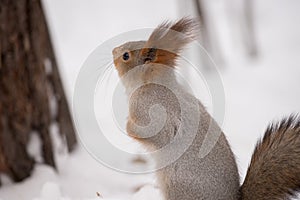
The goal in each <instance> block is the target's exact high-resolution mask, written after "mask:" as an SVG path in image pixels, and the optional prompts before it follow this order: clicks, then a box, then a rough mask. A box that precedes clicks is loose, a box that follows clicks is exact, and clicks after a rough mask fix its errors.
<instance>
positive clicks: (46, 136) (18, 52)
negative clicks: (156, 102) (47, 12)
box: [0, 0, 76, 181]
mask: <svg viewBox="0 0 300 200" xmlns="http://www.w3.org/2000/svg"><path fill="white" fill-rule="evenodd" d="M0 53H1V57H0V173H6V174H8V175H9V176H11V177H12V178H13V180H15V181H21V180H23V179H24V178H26V177H28V176H29V175H30V173H31V171H32V169H33V166H34V163H35V162H36V161H35V160H34V159H33V158H31V157H30V155H29V154H28V152H27V144H28V142H29V138H30V134H32V133H33V132H37V133H38V135H39V136H40V139H41V142H42V154H43V158H44V162H45V163H46V164H48V165H51V166H53V167H55V162H54V158H53V147H52V139H51V135H50V132H49V128H50V125H51V124H52V123H54V122H57V124H58V127H59V129H60V133H61V135H62V136H63V137H65V139H66V142H67V146H68V149H69V150H72V149H73V148H74V146H75V144H76V137H75V131H74V128H73V124H72V119H71V116H70V112H69V108H68V104H67V100H66V97H65V94H64V90H63V86H62V82H61V79H60V76H59V70H58V68H57V64H56V60H55V56H54V53H53V48H52V45H51V41H50V36H49V32H48V28H47V24H46V20H45V16H44V13H43V9H42V5H41V2H40V1H39V0H17V1H11V0H0ZM53 104H55V105H57V106H56V108H52V107H53V106H51V105H53Z"/></svg>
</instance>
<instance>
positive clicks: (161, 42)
mask: <svg viewBox="0 0 300 200" xmlns="http://www.w3.org/2000/svg"><path fill="white" fill-rule="evenodd" d="M198 32H199V23H198V22H197V20H196V19H192V18H187V17H185V18H182V19H180V20H178V21H177V22H175V23H172V22H169V21H165V22H164V23H162V24H160V25H159V26H158V27H157V28H156V29H155V30H154V31H153V32H152V34H151V35H150V37H149V39H148V41H147V42H146V44H145V46H144V48H143V49H142V51H141V57H142V58H144V63H146V62H154V63H161V64H168V65H172V64H174V63H175V60H176V57H177V56H178V54H179V53H180V52H181V50H182V49H183V48H184V47H185V46H186V45H187V44H188V43H190V42H191V41H193V40H195V39H196V38H197V36H198Z"/></svg>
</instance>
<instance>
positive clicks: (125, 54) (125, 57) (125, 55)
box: [123, 52, 129, 60]
mask: <svg viewBox="0 0 300 200" xmlns="http://www.w3.org/2000/svg"><path fill="white" fill-rule="evenodd" d="M128 59H129V53H128V52H125V53H124V54H123V60H128Z"/></svg>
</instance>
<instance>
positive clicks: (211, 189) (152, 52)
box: [113, 18, 300, 200]
mask: <svg viewBox="0 0 300 200" xmlns="http://www.w3.org/2000/svg"><path fill="white" fill-rule="evenodd" d="M196 24H197V23H195V21H194V20H192V19H189V18H183V19H181V20H179V21H177V22H175V23H170V22H165V23H163V24H161V25H160V26H158V27H157V28H156V29H155V30H154V31H153V33H152V34H151V35H150V37H149V39H148V40H147V41H138V42H128V43H125V44H123V45H121V46H119V47H116V48H115V49H114V50H113V57H114V64H115V66H116V69H117V71H118V73H119V75H120V77H121V79H122V81H123V83H124V86H125V88H126V90H127V93H128V95H129V116H128V122H127V133H128V134H129V136H131V137H133V138H134V139H136V140H137V141H138V142H140V143H141V144H143V145H144V146H145V147H146V148H148V149H149V150H158V149H160V148H161V147H163V146H165V145H166V144H168V143H170V142H172V140H173V138H174V137H175V136H176V135H178V134H181V135H183V136H185V135H188V134H189V133H190V132H191V130H190V127H186V128H180V127H181V123H182V118H181V116H182V109H181V105H180V103H179V102H178V96H180V97H181V101H182V102H183V104H186V105H187V107H188V108H189V109H191V110H190V111H189V113H194V112H193V111H198V114H199V116H200V117H199V116H198V114H195V113H194V114H191V115H192V116H191V117H192V118H194V119H199V126H198V127H197V129H196V130H197V133H196V136H195V138H194V141H193V143H192V144H191V145H190V146H189V148H188V149H186V151H185V152H184V154H182V156H181V157H179V158H178V159H177V160H176V161H174V162H172V163H171V164H170V165H168V166H166V167H165V168H162V169H161V170H159V171H157V176H158V182H159V185H160V188H161V190H162V193H163V196H164V198H165V199H166V200H183V199H184V200H195V199H196V200H198V199H199V200H200V199H212V200H215V199H226V200H240V199H247V200H248V199H255V200H256V199H287V198H289V197H290V196H293V195H294V194H295V192H296V191H298V190H299V189H300V120H299V119H298V118H296V117H290V118H289V119H286V120H283V121H282V122H281V123H279V124H275V125H271V126H270V127H269V128H268V129H267V131H266V133H265V136H264V137H263V139H262V140H261V141H260V142H259V143H258V144H257V146H256V148H255V151H254V153H253V157H252V160H251V163H250V166H249V169H248V172H247V175H246V178H245V181H244V183H243V184H242V186H240V183H239V176H238V170H237V165H236V161H235V158H234V155H233V153H232V151H231V148H230V146H229V144H228V142H227V139H226V137H225V135H224V134H223V133H222V131H221V129H220V127H219V126H218V125H217V123H216V122H215V121H214V120H213V119H212V117H211V116H210V115H209V114H208V112H207V111H206V110H205V108H204V106H203V105H202V104H201V102H200V101H199V100H198V99H196V98H195V97H194V96H193V95H191V94H189V93H188V92H186V91H185V90H184V89H183V88H182V87H181V86H180V84H179V83H178V82H177V80H176V77H175V74H174V68H175V65H176V60H177V58H178V57H179V55H180V52H181V50H182V49H183V48H184V46H185V45H186V44H188V43H189V42H191V41H192V40H193V39H195V35H196V32H195V29H196V28H195V27H197V26H196ZM176 32H177V33H179V34H176ZM156 83H162V85H160V84H156ZM164 84H167V85H169V86H171V87H173V88H175V89H174V90H175V91H176V92H178V94H179V95H178V96H176V95H174V91H172V90H170V88H168V87H164V86H163V85H164ZM156 105H161V106H162V107H164V109H165V111H166V115H164V113H160V111H161V110H160V109H158V110H157V108H158V107H157V106H156ZM198 117H199V118H198ZM152 120H153V121H152ZM161 121H165V124H164V125H163V126H162V127H155V124H156V123H157V124H160V123H159V122H161ZM149 124H150V126H148V125H149ZM151 124H154V126H153V127H152V126H151ZM147 126H148V127H150V128H148V129H147V128H144V127H147ZM209 126H211V127H212V128H211V127H210V128H211V129H209V128H208V127H209ZM182 129H183V130H182ZM157 130H160V131H158V132H156V131H157ZM152 132H155V133H156V135H152V134H153V133H152ZM216 132H220V135H219V138H218V140H217V142H216V143H215V145H214V147H213V148H212V149H211V151H210V152H209V153H208V154H207V155H206V156H204V157H199V149H200V148H201V145H202V143H203V141H204V138H205V135H206V134H210V133H212V134H214V133H216ZM149 135H150V136H151V137H146V136H149ZM184 139H185V138H184V137H183V140H184ZM176 151H177V149H174V151H173V152H170V154H173V153H174V154H176ZM170 157H171V155H170ZM155 159H156V162H157V163H158V164H159V163H160V162H162V160H161V158H160V157H156V158H155Z"/></svg>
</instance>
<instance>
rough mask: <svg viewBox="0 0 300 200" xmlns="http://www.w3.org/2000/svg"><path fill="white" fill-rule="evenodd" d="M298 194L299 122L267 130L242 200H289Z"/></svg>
mask: <svg viewBox="0 0 300 200" xmlns="http://www.w3.org/2000/svg"><path fill="white" fill-rule="evenodd" d="M297 191H300V118H299V117H297V116H291V117H289V118H286V119H284V120H282V121H281V122H280V123H277V124H272V125H270V126H269V127H268V129H267V130H266V132H265V135H264V137H263V139H262V140H261V141H259V142H258V144H257V145H256V148H255V150H254V153H253V156H252V159H251V163H250V166H249V168H248V171H247V175H246V178H245V181H244V183H243V185H242V186H241V191H240V192H241V199H255V200H256V199H259V200H261V199H268V200H269V199H289V198H291V197H293V196H294V195H295V193H296V192H297Z"/></svg>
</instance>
